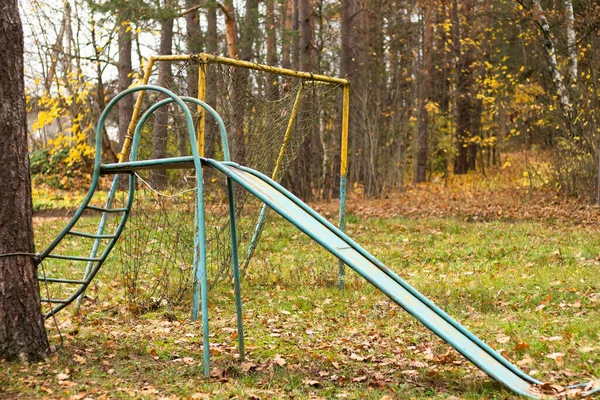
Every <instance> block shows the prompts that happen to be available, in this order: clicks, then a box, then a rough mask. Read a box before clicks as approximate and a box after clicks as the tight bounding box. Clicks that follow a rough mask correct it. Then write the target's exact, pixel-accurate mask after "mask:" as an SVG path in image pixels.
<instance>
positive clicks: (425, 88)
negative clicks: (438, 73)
mask: <svg viewBox="0 0 600 400" xmlns="http://www.w3.org/2000/svg"><path fill="white" fill-rule="evenodd" d="M424 9H425V20H424V24H425V34H424V35H423V74H422V77H421V93H420V97H421V101H420V107H419V123H418V133H417V157H416V168H415V183H421V182H425V181H426V180H427V135H428V132H427V130H428V127H429V112H428V111H427V102H428V101H429V96H430V91H431V75H432V73H433V71H432V65H431V64H432V63H431V52H432V50H433V49H432V47H433V46H432V44H433V40H432V39H433V5H431V4H427V3H426V4H425V5H424Z"/></svg>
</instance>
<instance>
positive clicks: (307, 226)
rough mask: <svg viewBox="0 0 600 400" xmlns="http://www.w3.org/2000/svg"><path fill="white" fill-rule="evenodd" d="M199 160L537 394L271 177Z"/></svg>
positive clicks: (467, 351) (514, 385) (484, 365)
mask: <svg viewBox="0 0 600 400" xmlns="http://www.w3.org/2000/svg"><path fill="white" fill-rule="evenodd" d="M203 161H204V162H205V163H207V164H208V165H210V166H211V167H213V168H216V169H218V170H219V171H221V172H222V173H224V174H225V175H227V176H229V177H231V178H232V179H233V180H235V181H236V182H237V183H238V184H239V185H241V186H242V187H244V188H245V189H246V190H248V191H249V192H250V193H252V194H253V195H254V196H256V197H258V198H259V199H260V200H262V201H263V202H265V204H267V205H268V206H269V207H271V208H272V209H274V210H275V211H276V212H277V213H279V214H280V215H282V216H283V217H284V218H286V219H287V220H288V221H290V222H291V223H292V224H294V225H295V226H296V227H298V228H299V229H300V230H302V231H303V232H304V233H306V234H307V235H308V236H310V237H311V238H312V239H313V240H315V241H316V242H318V243H319V244H321V245H322V246H323V247H324V248H326V249H327V250H328V251H330V252H331V253H332V254H334V255H335V256H336V257H338V258H339V259H341V260H342V261H344V262H345V263H346V264H347V265H349V266H350V267H352V268H353V269H354V270H355V271H356V272H358V273H359V274H360V275H361V276H363V277H364V278H365V279H367V280H368V281H369V282H370V283H371V284H373V285H374V286H375V287H377V288H378V289H379V290H381V291H382V292H383V293H384V294H386V295H387V296H388V297H390V298H391V299H392V300H393V301H395V302H396V303H397V304H398V305H400V306H401V307H402V308H404V309H405V310H406V311H408V312H409V313H410V314H411V315H413V316H414V317H415V318H417V319H418V320H419V321H421V322H422V323H423V324H424V325H425V326H427V327H428V328H429V329H430V330H432V331H433V332H434V333H435V334H437V335H438V336H440V337H441V338H442V339H443V340H444V341H446V342H447V343H449V344H450V345H451V346H452V347H454V348H455V349H456V350H458V351H459V352H460V353H461V354H463V355H464V356H465V357H466V358H467V359H469V360H470V361H471V362H473V363H474V364H475V365H477V366H478V367H479V368H480V369H482V370H483V371H484V372H485V373H487V374H488V375H489V376H490V377H492V378H494V379H495V380H497V381H499V382H500V383H502V384H504V385H505V386H506V387H508V388H509V389H511V390H513V391H514V392H516V393H518V394H521V395H523V396H527V397H531V398H538V397H537V396H536V395H535V394H534V392H533V385H535V384H539V383H541V382H539V381H538V380H536V379H534V378H532V377H529V376H528V375H526V374H525V373H523V372H522V371H520V370H519V369H518V368H516V367H515V366H513V365H512V364H510V363H509V362H508V361H506V360H505V359H504V358H503V357H501V356H500V355H499V354H498V353H496V352H495V351H493V350H492V349H491V348H490V347H489V346H487V345H485V344H483V342H481V340H479V339H477V338H476V337H475V336H474V335H473V334H472V333H470V332H469V331H467V330H466V329H465V328H463V327H462V326H460V325H459V324H458V322H456V321H454V320H452V319H451V318H450V317H449V316H448V315H447V314H445V313H443V312H441V313H440V312H439V311H441V310H440V309H439V308H437V307H431V305H433V303H432V302H431V301H429V300H427V301H422V299H425V300H426V298H425V297H424V296H423V295H421V294H420V293H419V296H416V295H415V294H414V293H418V292H417V291H416V289H414V288H412V287H410V285H408V283H406V282H404V281H403V280H401V279H400V278H399V277H398V276H397V275H395V274H393V272H392V271H391V270H390V269H389V268H387V267H386V266H385V265H383V264H382V263H381V262H379V261H377V262H374V261H373V260H376V259H375V258H374V257H373V256H372V255H370V254H369V253H367V252H366V250H364V249H362V248H361V247H360V246H358V245H357V244H356V243H355V242H354V241H352V240H349V238H348V237H347V236H346V235H345V234H344V233H343V232H342V231H341V230H339V229H338V228H336V227H335V226H333V225H332V224H330V223H329V222H327V221H326V220H325V219H324V218H322V217H320V216H319V215H318V214H317V213H316V212H315V211H314V210H312V209H310V207H308V206H307V205H306V204H304V203H302V202H301V201H300V200H299V199H298V198H297V197H295V196H294V195H293V194H291V193H290V192H288V191H287V190H285V189H284V188H283V187H281V186H280V185H279V184H277V182H274V181H272V180H271V179H270V178H268V177H267V176H265V175H263V174H261V173H259V172H257V171H254V170H251V169H249V168H246V167H242V166H239V165H237V164H235V163H219V162H217V161H214V160H208V159H207V160H203ZM367 255H368V256H367ZM399 281H401V282H402V284H401V283H400V282H399ZM407 288H411V289H412V290H408V289H407ZM449 319H450V321H452V322H450V321H449Z"/></svg>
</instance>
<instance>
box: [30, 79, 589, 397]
mask: <svg viewBox="0 0 600 400" xmlns="http://www.w3.org/2000/svg"><path fill="white" fill-rule="evenodd" d="M136 90H158V91H160V92H163V93H165V94H167V95H172V94H170V92H168V91H166V90H164V89H162V88H156V87H152V86H142V87H138V88H133V89H130V90H128V91H126V92H125V93H123V94H120V95H118V96H117V97H116V98H115V99H113V101H111V103H109V106H108V107H107V110H105V111H104V112H103V114H102V116H101V118H100V121H99V129H98V134H97V141H96V145H97V147H96V162H95V167H94V175H93V177H92V187H91V189H90V192H89V193H88V196H86V201H84V203H83V204H82V205H81V207H80V208H79V209H78V210H77V212H76V213H75V216H74V217H73V219H72V220H71V221H70V222H69V223H68V224H67V227H65V229H64V230H63V231H62V232H61V235H59V237H57V239H55V240H54V241H53V242H52V243H51V245H50V246H49V247H48V248H47V249H46V250H45V251H44V252H43V253H41V254H40V259H43V258H44V257H54V258H64V259H68V260H78V261H90V262H91V263H92V264H94V263H95V264H94V265H93V267H92V268H91V269H90V273H89V275H88V276H87V277H86V279H84V280H82V281H77V280H68V279H60V278H52V277H50V278H46V280H47V281H49V282H61V283H67V284H81V283H83V284H82V286H81V287H80V289H79V290H78V291H77V292H76V293H75V294H74V295H73V296H71V297H70V298H69V299H66V300H65V299H43V300H45V301H50V302H55V303H58V306H56V307H55V308H54V309H53V310H52V312H51V313H50V315H52V314H54V313H55V312H56V311H57V309H58V310H60V309H61V308H63V307H65V306H66V305H68V304H69V303H71V302H72V301H73V300H74V299H75V298H77V296H79V295H80V294H81V293H83V291H84V290H85V288H86V287H87V285H88V284H89V282H90V281H91V279H93V277H94V275H95V274H96V273H97V271H98V269H99V268H100V266H101V265H102V263H103V262H104V260H105V259H106V257H107V256H108V253H110V251H111V250H112V247H113V246H114V244H115V243H116V240H117V239H118V237H119V236H120V234H121V233H122V230H123V228H124V225H125V222H126V221H127V217H128V214H129V210H130V209H131V203H132V201H133V196H134V189H135V178H134V173H133V172H134V171H135V170H137V169H146V168H155V167H165V166H166V167H169V166H173V167H182V166H189V167H191V166H193V167H194V168H195V170H196V178H197V181H198V189H197V205H196V208H195V211H196V212H195V220H196V226H197V229H196V235H195V240H194V242H195V243H194V249H195V250H194V268H195V271H196V273H195V277H196V281H200V288H199V289H200V291H201V293H202V324H203V346H204V373H205V375H208V374H209V372H210V369H209V362H210V359H209V354H210V347H209V341H208V339H209V337H208V333H209V330H208V309H207V303H208V302H207V291H206V287H207V282H206V240H205V226H204V201H203V182H202V165H203V164H204V165H208V166H210V167H212V168H215V169H217V170H218V171H220V172H221V173H223V174H224V175H225V176H226V177H227V185H228V194H229V207H230V218H231V221H230V231H231V241H232V251H233V253H232V264H233V270H234V278H235V279H234V280H235V284H236V286H235V292H236V311H237V315H238V321H237V322H238V332H239V335H238V337H241V339H238V340H239V346H240V356H242V357H243V355H244V343H243V326H242V318H241V316H242V309H241V288H240V285H239V263H238V254H237V234H236V227H235V207H234V201H233V200H234V198H233V182H236V183H238V184H239V185H241V186H242V187H243V188H244V189H246V190H247V191H249V192H250V193H251V194H253V195H254V196H256V197H257V198H258V199H260V200H261V201H263V202H264V204H265V205H267V206H269V207H270V208H272V209H274V210H275V211H276V212H277V213H279V214H280V215H282V216H283V217H284V218H286V219H287V220H288V221H290V222H291V223H292V224H294V225H295V226H296V227H298V228H299V229H300V230H301V231H303V232H304V233H305V234H307V235H308V236H309V237H311V238H312V239H313V240H315V241H316V242H317V243H319V244H320V245H321V246H323V247H324V248H325V249H327V250H328V251H329V252H331V253H332V254H333V255H335V256H336V257H337V258H338V259H339V260H340V261H341V262H343V263H344V264H347V265H349V266H350V267H351V268H353V269H354V270H355V271H356V272H357V273H358V274H359V275H361V276H362V277H364V278H365V279H366V280H367V281H369V282H370V283H371V284H372V285H374V286H375V287H376V288H378V289H379V290H381V291H382V292H383V293H384V294H386V295H387V296H388V297H389V298H390V299H392V300H393V301H394V302H396V303H397V304H398V305H400V306H401V307H402V308H404V309H405V310H406V311H407V312H409V313H410V314H411V315H413V316H414V317H415V318H417V319H418V320H419V321H421V322H422V323H423V324H424V325H425V326H426V327H428V328H429V329H430V330H431V331H433V332H434V333H435V334H437V335H438V336H440V337H441V338H442V339H443V340H445V341H446V342H447V343H449V344H450V345H451V346H452V347H454V348H455V349H456V350H457V351H459V352H460V353H461V354H463V355H464V356H465V357H466V358H467V359H469V360H470V361H471V362H473V363H474V364H475V365H476V366H477V367H479V368H480V369H481V370H483V371H484V372H485V373H487V374H488V375H489V376H490V377H492V378H493V379H496V380H497V381H499V382H500V383H502V384H504V385H505V386H506V387H508V388H509V389H511V390H513V391H514V392H515V393H518V394H521V395H523V396H527V397H531V398H538V397H537V394H534V392H533V391H532V389H533V386H534V385H536V384H541V382H540V381H538V380H536V379H534V378H532V377H529V376H528V375H527V374H525V373H524V372H522V371H520V370H519V369H518V368H517V367H515V366H514V365H512V364H511V363H510V362H508V361H507V360H506V359H504V358H503V357H502V356H501V355H500V354H498V353H497V352H495V351H494V350H493V349H492V348H491V347H489V346H488V345H486V344H485V343H483V342H482V341H481V340H480V339H478V338H477V337H476V336H475V335H473V334H472V333H471V332H469V331H468V330H467V329H466V328H464V327H462V326H461V325H460V324H459V323H458V322H457V321H455V320H454V319H452V318H451V317H450V316H449V315H448V314H446V313H445V312H444V311H443V310H441V309H440V308H439V307H437V306H436V305H435V304H434V303H433V302H431V301H430V300H429V299H427V298H426V297H425V296H423V295H422V294H421V293H419V292H418V291H417V290H416V289H414V288H412V287H411V286H410V285H409V284H408V283H407V282H405V281H404V280H402V279H401V278H400V277H399V276H398V275H397V274H395V273H394V272H393V271H392V270H391V269H389V268H388V267H386V266H385V265H384V264H383V263H381V262H380V261H379V260H377V259H376V258H375V257H373V256H372V255H371V254H370V253H368V252H367V251H366V250H365V249H363V248H362V247H360V246H359V245H358V244H357V243H356V242H354V241H353V240H352V239H351V238H349V237H348V236H347V235H346V234H345V233H344V232H343V228H344V222H345V201H346V182H345V176H344V177H342V180H341V182H340V191H341V193H340V228H337V227H335V226H334V225H333V224H331V223H330V222H329V221H327V220H326V219H325V218H323V217H322V216H320V215H319V214H318V213H316V212H315V211H314V210H312V209H311V208H310V207H309V206H308V205H306V204H305V203H303V202H302V201H301V200H300V199H298V198H297V197H296V196H294V195H293V194H292V193H290V192H289V191H287V190H286V189H285V188H283V187H282V186H281V185H279V184H278V183H277V182H275V181H274V180H272V179H270V178H269V177H267V176H265V175H264V174H262V173H260V172H258V171H254V170H252V169H250V168H246V167H243V166H240V165H238V164H236V163H234V162H231V161H228V160H226V161H224V162H218V161H215V160H211V159H205V158H200V157H199V154H198V149H197V146H196V142H195V131H194V127H193V121H192V118H191V113H190V112H189V109H187V107H186V106H185V104H184V103H183V100H182V99H179V98H176V97H175V96H174V95H172V97H171V99H167V100H165V101H163V102H160V103H163V104H162V105H164V104H167V102H176V103H177V104H178V105H180V106H181V108H182V110H183V111H184V113H185V115H186V121H187V125H188V131H189V134H190V141H191V142H192V143H191V145H192V156H191V157H176V158H173V159H163V160H145V161H137V149H138V145H139V134H140V129H141V126H142V125H143V124H144V123H145V122H146V120H147V119H148V117H149V116H150V115H151V114H152V112H153V111H152V112H150V110H148V112H146V114H144V116H143V117H142V118H141V119H140V121H139V122H138V124H137V126H136V129H135V132H134V137H133V146H132V150H131V157H130V159H131V161H130V162H128V163H121V164H109V165H104V166H101V165H100V161H99V158H100V148H101V146H100V145H101V136H100V132H101V128H102V126H103V123H104V120H105V118H106V113H107V112H108V110H109V109H110V108H112V106H114V104H115V103H116V101H118V99H119V98H120V97H122V96H124V95H125V94H127V92H129V93H130V92H133V91H136ZM119 96H120V97H119ZM185 101H191V102H194V103H196V104H199V103H201V102H200V101H198V100H196V99H188V98H186V99H185ZM160 103H157V105H155V107H154V110H156V109H157V108H158V107H160V106H162V105H159V104H160ZM201 105H202V104H201ZM207 110H209V112H210V110H212V109H209V108H208V107H207ZM212 111H213V112H214V110H212ZM214 114H216V113H214ZM217 117H218V115H217ZM218 120H220V118H218ZM221 122H222V121H221ZM221 133H222V140H223V149H224V153H225V154H226V155H227V157H226V158H229V150H228V145H227V136H226V133H225V130H224V127H223V129H222V132H221ZM116 172H120V173H122V172H127V173H129V175H130V176H129V196H128V200H127V205H126V207H125V208H123V209H120V210H119V211H118V212H123V216H122V218H121V221H120V223H119V226H118V227H117V232H116V233H115V234H114V235H104V234H103V228H102V229H100V228H99V229H98V233H97V234H96V235H94V234H87V233H83V232H77V231H73V230H72V229H71V228H72V227H73V225H75V223H76V222H77V219H78V218H79V217H80V216H81V214H82V213H83V211H84V210H85V209H94V210H96V211H102V212H103V216H104V215H106V213H108V212H116V211H115V210H114V209H110V206H111V203H109V204H107V206H106V207H105V208H100V207H92V206H89V201H90V200H91V197H92V195H93V192H94V191H95V189H96V186H97V183H98V177H99V175H100V173H116ZM342 190H343V195H342ZM111 196H114V193H113V194H112V195H111ZM101 222H102V221H101ZM66 234H73V235H79V236H82V237H86V238H91V239H94V240H95V242H98V241H99V240H101V239H109V240H110V241H109V244H108V245H107V247H106V248H105V250H104V251H103V253H102V255H101V256H100V257H95V256H96V254H95V252H92V254H90V257H75V256H65V255H57V254H51V251H52V250H53V249H54V248H55V247H56V245H57V244H58V243H59V242H60V240H62V238H63V237H64V236H65V235H66ZM342 277H343V275H342ZM341 281H342V284H343V279H342V280H341ZM575 386H577V385H574V386H573V387H575ZM579 386H582V385H579ZM597 392H600V389H593V390H590V391H588V392H586V393H582V397H586V396H589V395H591V394H594V393H597Z"/></svg>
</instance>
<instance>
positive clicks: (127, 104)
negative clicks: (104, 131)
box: [117, 15, 134, 151]
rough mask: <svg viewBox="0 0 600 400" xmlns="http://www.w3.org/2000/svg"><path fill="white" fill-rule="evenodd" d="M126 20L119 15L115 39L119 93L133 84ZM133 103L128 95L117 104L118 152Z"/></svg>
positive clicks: (128, 31) (125, 17)
mask: <svg viewBox="0 0 600 400" xmlns="http://www.w3.org/2000/svg"><path fill="white" fill-rule="evenodd" d="M127 20H128V18H127V16H125V15H123V16H121V15H119V21H120V25H119V32H118V38H117V42H118V47H119V64H118V69H119V82H118V90H119V92H122V91H124V90H126V89H127V88H128V87H129V86H131V84H132V83H133V76H132V75H133V64H132V62H131V43H132V35H131V26H130V25H129V24H130V23H129V22H128V21H127ZM133 103H134V98H133V95H129V96H126V97H124V98H123V99H121V100H120V101H119V103H118V104H117V107H118V110H119V151H122V149H123V143H124V142H125V136H126V135H127V129H129V123H130V121H131V116H132V115H133Z"/></svg>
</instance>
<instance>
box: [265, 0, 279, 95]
mask: <svg viewBox="0 0 600 400" xmlns="http://www.w3.org/2000/svg"><path fill="white" fill-rule="evenodd" d="M266 5H267V18H266V20H265V24H266V30H267V64H268V65H274V66H277V27H276V25H275V0H266ZM267 79H268V81H267V98H268V99H269V100H270V101H274V100H277V98H278V97H279V77H278V76H277V75H272V76H269V77H268V78H267Z"/></svg>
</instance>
